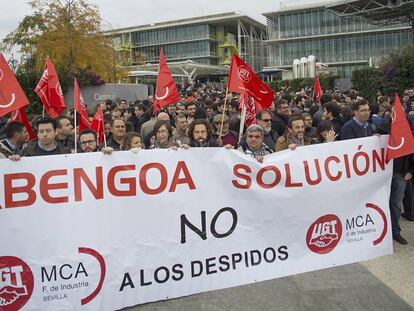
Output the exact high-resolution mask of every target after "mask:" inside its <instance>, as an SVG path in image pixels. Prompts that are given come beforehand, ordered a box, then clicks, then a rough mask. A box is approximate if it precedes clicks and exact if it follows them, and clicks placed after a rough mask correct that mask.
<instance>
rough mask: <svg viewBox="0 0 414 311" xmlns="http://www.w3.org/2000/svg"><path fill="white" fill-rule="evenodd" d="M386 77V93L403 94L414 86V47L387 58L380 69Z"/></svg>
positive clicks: (408, 47) (406, 48)
mask: <svg viewBox="0 0 414 311" xmlns="http://www.w3.org/2000/svg"><path fill="white" fill-rule="evenodd" d="M380 69H381V71H382V73H383V76H384V91H385V92H386V93H387V94H393V93H394V92H395V91H397V92H398V93H399V94H402V93H403V92H404V90H406V89H407V88H412V87H413V86H414V46H413V45H411V46H407V47H405V48H403V49H401V50H400V51H399V52H395V53H391V54H389V55H388V56H386V57H385V58H384V59H383V61H382V65H381V67H380Z"/></svg>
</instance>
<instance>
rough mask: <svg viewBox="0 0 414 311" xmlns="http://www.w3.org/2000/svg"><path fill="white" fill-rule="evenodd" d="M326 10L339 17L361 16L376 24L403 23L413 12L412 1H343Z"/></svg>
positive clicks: (413, 3) (413, 1) (329, 6)
mask: <svg viewBox="0 0 414 311" xmlns="http://www.w3.org/2000/svg"><path fill="white" fill-rule="evenodd" d="M326 8H327V9H329V10H332V11H334V12H335V13H336V14H338V15H339V16H344V17H346V16H361V17H363V18H365V19H367V20H370V21H372V22H376V23H381V22H390V21H395V22H404V21H408V20H410V14H413V12H414V0H345V1H339V2H336V3H333V4H330V5H327V7H326ZM411 18H412V17H411Z"/></svg>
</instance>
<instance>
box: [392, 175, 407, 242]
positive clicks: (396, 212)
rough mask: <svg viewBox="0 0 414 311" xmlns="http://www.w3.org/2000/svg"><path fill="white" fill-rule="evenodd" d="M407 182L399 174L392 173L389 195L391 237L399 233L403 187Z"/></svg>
mask: <svg viewBox="0 0 414 311" xmlns="http://www.w3.org/2000/svg"><path fill="white" fill-rule="evenodd" d="M406 186H407V182H406V181H404V178H403V176H402V175H401V173H396V172H394V173H393V175H392V181H391V195H390V213H391V227H392V235H393V236H395V235H397V234H399V233H400V231H401V227H400V215H401V205H402V200H403V197H404V192H405V187H406Z"/></svg>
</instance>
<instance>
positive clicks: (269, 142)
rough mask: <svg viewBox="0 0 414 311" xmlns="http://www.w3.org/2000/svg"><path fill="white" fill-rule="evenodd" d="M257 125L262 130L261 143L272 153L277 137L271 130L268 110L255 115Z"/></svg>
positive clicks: (270, 116)
mask: <svg viewBox="0 0 414 311" xmlns="http://www.w3.org/2000/svg"><path fill="white" fill-rule="evenodd" d="M256 121H257V124H258V125H260V126H261V127H262V128H263V133H264V138H263V142H264V143H265V144H266V146H268V147H269V148H270V149H271V150H272V151H273V152H274V151H275V145H276V141H277V139H278V138H279V135H278V134H277V132H276V131H274V130H272V114H271V112H270V111H269V110H261V111H259V112H258V113H257V114H256Z"/></svg>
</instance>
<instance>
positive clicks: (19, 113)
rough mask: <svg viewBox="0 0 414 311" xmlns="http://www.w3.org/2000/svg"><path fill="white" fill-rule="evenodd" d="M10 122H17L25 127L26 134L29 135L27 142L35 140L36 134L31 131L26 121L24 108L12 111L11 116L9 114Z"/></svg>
mask: <svg viewBox="0 0 414 311" xmlns="http://www.w3.org/2000/svg"><path fill="white" fill-rule="evenodd" d="M10 120H11V121H19V122H21V123H23V124H24V126H25V127H26V130H27V132H28V133H29V139H28V140H29V141H30V140H33V139H35V138H37V136H36V134H35V133H34V132H33V130H32V126H31V124H30V122H29V120H28V119H27V115H26V108H25V107H21V108H19V109H17V110H15V111H13V112H12V114H11V117H10Z"/></svg>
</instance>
